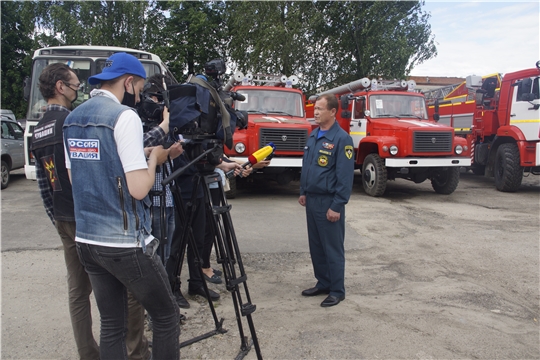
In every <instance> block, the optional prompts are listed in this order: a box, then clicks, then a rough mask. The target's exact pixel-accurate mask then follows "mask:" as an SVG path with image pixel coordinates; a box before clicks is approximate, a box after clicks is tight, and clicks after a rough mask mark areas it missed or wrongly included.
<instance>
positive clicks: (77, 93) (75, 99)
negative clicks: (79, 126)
mask: <svg viewBox="0 0 540 360" xmlns="http://www.w3.org/2000/svg"><path fill="white" fill-rule="evenodd" d="M64 97H65V98H66V99H68V101H69V102H70V104H71V106H70V109H73V103H74V102H75V101H77V99H78V98H79V92H78V91H75V98H74V99H73V100H70V99H69V98H68V97H67V96H66V95H64Z"/></svg>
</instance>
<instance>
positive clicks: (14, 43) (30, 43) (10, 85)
mask: <svg viewBox="0 0 540 360" xmlns="http://www.w3.org/2000/svg"><path fill="white" fill-rule="evenodd" d="M35 5H36V4H35V3H33V2H20V1H2V2H1V9H2V66H1V68H2V72H1V78H2V109H10V110H12V111H13V112H14V113H15V116H16V117H17V119H20V118H24V117H25V116H26V102H25V101H24V99H23V80H24V78H25V77H26V76H30V64H31V61H32V60H31V51H32V48H33V47H34V45H35V42H34V40H33V39H32V35H33V33H34V28H33V24H34V19H35V18H34V14H35V11H36V6H35Z"/></svg>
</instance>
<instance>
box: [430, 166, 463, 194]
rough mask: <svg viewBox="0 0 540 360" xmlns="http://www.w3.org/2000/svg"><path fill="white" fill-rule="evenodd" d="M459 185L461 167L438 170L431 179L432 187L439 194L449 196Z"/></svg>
mask: <svg viewBox="0 0 540 360" xmlns="http://www.w3.org/2000/svg"><path fill="white" fill-rule="evenodd" d="M458 184H459V167H457V166H456V167H449V168H446V169H441V170H438V171H437V172H436V174H435V176H433V177H432V178H431V186H432V187H433V190H435V192H436V193H437V194H444V195H449V194H451V193H453V192H454V191H455V190H456V188H457V186H458Z"/></svg>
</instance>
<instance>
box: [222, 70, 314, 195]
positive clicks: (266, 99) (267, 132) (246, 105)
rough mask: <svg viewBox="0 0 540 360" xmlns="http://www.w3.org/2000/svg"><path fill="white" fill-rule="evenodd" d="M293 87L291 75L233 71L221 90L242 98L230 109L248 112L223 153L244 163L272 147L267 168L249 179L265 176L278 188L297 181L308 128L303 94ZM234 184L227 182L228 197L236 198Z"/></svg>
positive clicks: (233, 181)
mask: <svg viewBox="0 0 540 360" xmlns="http://www.w3.org/2000/svg"><path fill="white" fill-rule="evenodd" d="M296 84H298V77H296V76H294V75H293V76H289V77H287V76H284V75H279V76H274V75H262V74H246V75H244V74H243V73H241V72H237V73H235V74H234V76H233V77H232V78H231V79H230V80H229V82H228V83H227V84H226V85H225V87H224V89H225V91H233V92H236V93H238V94H241V95H243V96H244V97H245V100H243V101H239V100H237V101H235V102H234V104H233V107H234V108H235V109H236V110H243V111H247V113H248V126H247V128H246V129H243V130H239V129H236V130H235V132H234V136H233V148H232V150H229V149H224V150H225V154H226V155H227V156H228V157H229V158H232V159H234V160H239V161H241V162H242V163H244V162H246V161H247V157H248V156H249V155H250V154H252V153H253V152H255V151H256V150H258V149H259V148H261V147H263V146H265V145H266V144H268V143H270V142H273V143H274V145H275V151H274V157H273V158H272V161H271V162H270V165H269V166H268V167H265V168H263V169H259V170H258V171H257V172H255V173H253V174H252V175H250V178H253V177H265V178H267V179H271V180H276V181H277V182H278V183H279V184H281V185H285V184H288V183H289V182H290V181H292V180H295V179H298V178H299V174H300V170H301V168H302V156H303V154H304V145H305V144H306V141H307V138H308V136H309V133H310V130H311V125H310V124H309V123H308V121H307V120H306V115H305V112H304V94H303V93H302V91H301V90H299V89H295V88H293V85H296ZM236 181H239V180H238V179H234V178H233V179H231V180H230V188H231V189H230V190H229V191H228V192H227V196H228V197H229V198H232V197H234V196H235V195H236Z"/></svg>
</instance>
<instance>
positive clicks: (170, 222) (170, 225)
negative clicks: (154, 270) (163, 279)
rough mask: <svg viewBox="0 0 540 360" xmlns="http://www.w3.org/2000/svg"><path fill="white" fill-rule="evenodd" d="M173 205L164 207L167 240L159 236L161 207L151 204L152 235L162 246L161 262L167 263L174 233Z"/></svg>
mask: <svg viewBox="0 0 540 360" xmlns="http://www.w3.org/2000/svg"><path fill="white" fill-rule="evenodd" d="M174 224H175V223H174V207H170V206H168V207H165V221H164V224H163V225H165V232H166V233H167V241H166V242H165V238H164V237H162V236H161V207H159V206H152V235H154V236H155V237H156V238H158V239H159V242H160V246H163V258H162V259H161V260H162V261H163V264H166V263H167V260H168V259H169V256H171V243H172V238H173V234H174V226H175V225H174Z"/></svg>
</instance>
